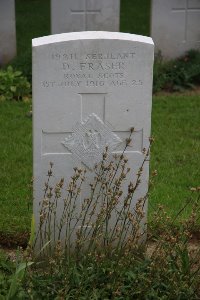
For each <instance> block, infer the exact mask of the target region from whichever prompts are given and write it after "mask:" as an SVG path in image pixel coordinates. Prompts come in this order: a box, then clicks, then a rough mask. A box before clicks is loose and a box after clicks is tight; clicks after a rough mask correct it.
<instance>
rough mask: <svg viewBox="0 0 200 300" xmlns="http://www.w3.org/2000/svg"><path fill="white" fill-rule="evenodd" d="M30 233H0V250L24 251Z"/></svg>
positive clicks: (196, 240) (197, 237)
mask: <svg viewBox="0 0 200 300" xmlns="http://www.w3.org/2000/svg"><path fill="white" fill-rule="evenodd" d="M29 237H30V233H29V232H21V233H14V234H13V233H2V232H0V249H7V250H13V249H17V248H18V247H21V248H23V249H25V248H26V247H27V245H28V241H29ZM149 242H150V244H151V241H149ZM190 243H191V244H195V245H196V244H198V245H200V230H198V231H194V232H192V238H191V240H190Z"/></svg>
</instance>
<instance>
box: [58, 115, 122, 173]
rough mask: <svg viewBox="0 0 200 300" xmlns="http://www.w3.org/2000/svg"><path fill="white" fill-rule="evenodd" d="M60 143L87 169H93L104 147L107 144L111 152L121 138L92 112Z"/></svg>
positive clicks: (120, 141)
mask: <svg viewBox="0 0 200 300" xmlns="http://www.w3.org/2000/svg"><path fill="white" fill-rule="evenodd" d="M61 143H62V144H63V145H64V146H65V147H66V148H67V149H68V150H70V151H71V152H72V155H73V156H74V158H75V159H77V158H78V159H79V160H81V162H82V163H84V164H85V165H86V166H87V167H88V168H89V169H93V168H94V165H95V164H98V163H99V162H100V161H101V160H102V153H103V152H104V151H105V147H106V146H108V147H109V151H110V152H112V151H113V150H114V149H115V148H117V146H118V145H120V143H122V140H121V139H120V138H119V137H118V136H117V135H116V134H115V133H113V132H112V131H111V129H110V128H109V127H108V126H106V125H105V124H104V123H103V121H102V120H101V119H100V118H99V117H98V116H97V115H96V114H94V113H93V114H91V115H89V117H88V118H87V119H86V120H85V121H83V122H81V123H78V124H77V125H76V126H75V128H74V130H73V133H72V135H71V136H70V137H68V138H65V140H64V141H62V142H61Z"/></svg>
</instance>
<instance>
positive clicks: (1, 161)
mask: <svg viewBox="0 0 200 300" xmlns="http://www.w3.org/2000/svg"><path fill="white" fill-rule="evenodd" d="M28 110H29V105H28V104H25V103H18V102H12V103H11V102H3V103H0V128H1V134H0V153H1V155H0V182H1V188H0V212H1V214H0V215H1V217H0V231H1V232H5V233H18V232H23V231H26V230H27V229H29V225H30V212H29V213H27V211H28V208H27V197H28V196H29V190H28V184H29V183H30V180H31V176H32V150H31V140H32V136H31V119H30V118H28V117H27V116H26V112H27V111H28Z"/></svg>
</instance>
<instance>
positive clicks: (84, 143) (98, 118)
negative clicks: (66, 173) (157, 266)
mask: <svg viewBox="0 0 200 300" xmlns="http://www.w3.org/2000/svg"><path fill="white" fill-rule="evenodd" d="M106 95H107V94H106V93H80V94H79V96H80V107H81V115H80V121H81V122H80V123H79V124H76V125H75V127H74V128H73V129H74V131H73V132H68V131H63V132H47V131H43V132H42V155H49V154H58V155H59V154H61V155H62V154H63V155H66V154H69V155H71V154H72V153H75V155H76V156H77V158H79V159H80V160H81V161H82V162H83V163H84V164H85V165H86V166H88V167H89V168H92V166H93V165H94V164H95V160H96V159H97V158H98V157H102V156H101V155H102V153H103V151H104V150H105V143H106V142H109V145H108V147H110V149H111V151H112V153H116V152H120V151H122V150H123V149H124V146H125V140H126V138H128V136H129V134H130V133H129V131H113V130H112V129H111V126H107V125H106V124H105V125H104V123H105V106H106V105H105V104H106ZM91 116H93V117H91ZM94 116H95V117H94ZM87 119H89V120H88V122H86V120H87ZM76 127H77V128H76ZM79 132H80V134H79ZM115 149H116V151H115ZM142 149H143V131H142V129H141V130H139V131H137V132H135V133H134V136H133V144H130V146H129V147H128V148H127V151H126V152H142ZM94 154H95V155H96V156H95V155H94Z"/></svg>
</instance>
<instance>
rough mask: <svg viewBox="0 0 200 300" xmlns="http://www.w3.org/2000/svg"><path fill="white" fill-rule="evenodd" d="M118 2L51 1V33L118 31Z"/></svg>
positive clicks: (100, 0)
mask: <svg viewBox="0 0 200 300" xmlns="http://www.w3.org/2000/svg"><path fill="white" fill-rule="evenodd" d="M119 15H120V0H51V33H52V34H56V33H63V32H74V31H87V30H93V31H94V30H101V31H102V30H107V31H119Z"/></svg>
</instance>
